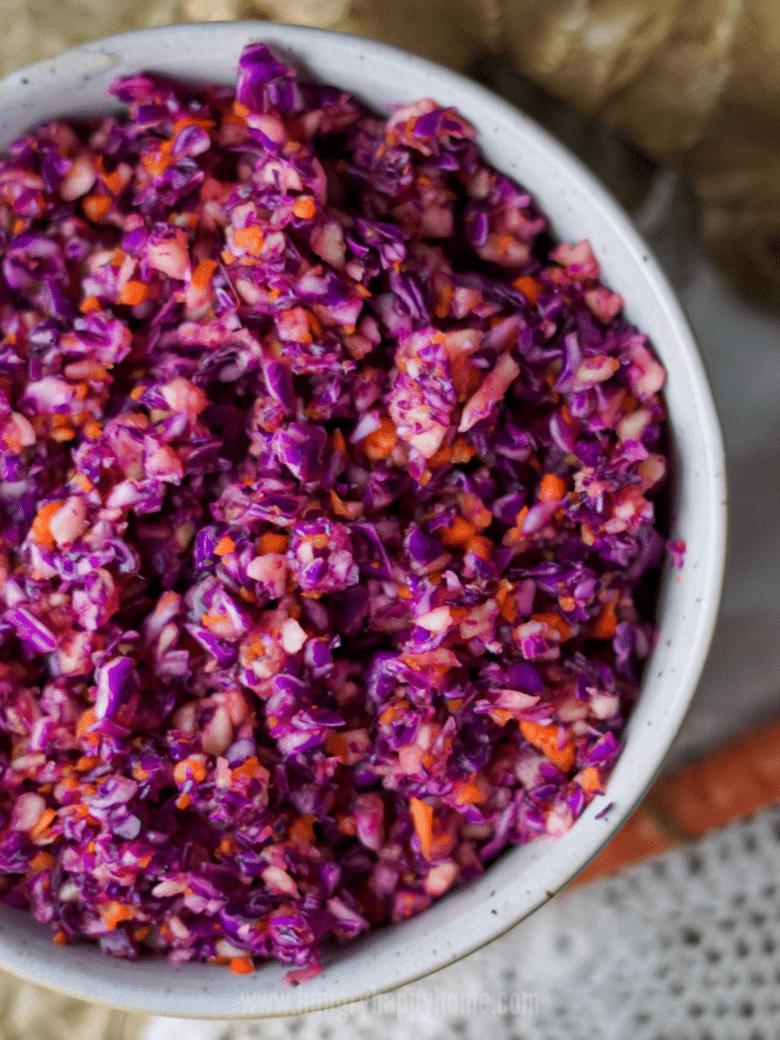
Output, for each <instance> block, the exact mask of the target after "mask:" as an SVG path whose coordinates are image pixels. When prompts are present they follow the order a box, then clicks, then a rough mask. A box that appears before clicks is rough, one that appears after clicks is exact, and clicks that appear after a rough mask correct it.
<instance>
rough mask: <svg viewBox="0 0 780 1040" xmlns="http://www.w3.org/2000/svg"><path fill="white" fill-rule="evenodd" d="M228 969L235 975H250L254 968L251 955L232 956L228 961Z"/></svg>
mask: <svg viewBox="0 0 780 1040" xmlns="http://www.w3.org/2000/svg"><path fill="white" fill-rule="evenodd" d="M230 970H231V971H234V972H235V973H236V975H251V974H252V972H253V971H254V970H255V966H254V964H253V963H252V958H251V957H233V959H232V960H231V961H230Z"/></svg>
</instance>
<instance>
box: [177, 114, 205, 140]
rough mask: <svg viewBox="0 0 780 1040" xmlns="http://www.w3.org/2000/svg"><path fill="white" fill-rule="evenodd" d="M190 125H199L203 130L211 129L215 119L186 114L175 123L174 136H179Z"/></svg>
mask: <svg viewBox="0 0 780 1040" xmlns="http://www.w3.org/2000/svg"><path fill="white" fill-rule="evenodd" d="M188 126H198V127H200V129H201V130H210V129H211V128H212V127H213V126H214V120H213V119H208V118H207V117H206V116H184V117H182V118H181V119H177V120H176V122H175V123H174V124H173V127H172V129H173V136H174V137H178V135H179V134H180V133H181V132H182V130H184V129H186V128H187V127H188Z"/></svg>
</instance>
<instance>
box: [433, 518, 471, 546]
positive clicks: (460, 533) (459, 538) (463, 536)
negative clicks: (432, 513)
mask: <svg viewBox="0 0 780 1040" xmlns="http://www.w3.org/2000/svg"><path fill="white" fill-rule="evenodd" d="M476 533H477V529H476V527H475V526H474V525H473V524H470V523H469V522H468V520H464V519H463V517H462V516H456V517H455V519H454V520H453V521H452V524H451V525H450V526H449V527H448V528H447V529H446V530H445V531H443V532H442V533H441V534H438V532H437V534H438V538H439V541H441V542H442V544H443V545H465V544H466V543H467V542H468V541H469V539H471V538H473V537H474V535H475V534H476Z"/></svg>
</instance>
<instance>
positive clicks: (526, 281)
mask: <svg viewBox="0 0 780 1040" xmlns="http://www.w3.org/2000/svg"><path fill="white" fill-rule="evenodd" d="M512 287H513V288H514V289H517V290H518V291H519V292H521V293H522V294H523V296H525V298H526V300H528V302H529V303H530V304H531V306H532V307H533V305H534V304H535V303H536V301H537V300H538V299H539V296H540V295H541V292H542V286H541V285H540V284H539V282H537V280H536V279H535V278H531V276H530V275H527V274H524V275H521V276H520V277H519V278H515V280H514V281H513V282H512Z"/></svg>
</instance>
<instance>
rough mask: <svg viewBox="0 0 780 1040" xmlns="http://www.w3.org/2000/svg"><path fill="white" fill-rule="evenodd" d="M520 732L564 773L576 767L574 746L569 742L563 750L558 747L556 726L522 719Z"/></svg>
mask: <svg viewBox="0 0 780 1040" xmlns="http://www.w3.org/2000/svg"><path fill="white" fill-rule="evenodd" d="M520 732H521V733H522V734H523V736H524V737H525V739H526V740H527V741H528V743H529V744H533V746H534V747H535V748H537V750H539V751H541V752H542V753H543V754H545V755H546V756H547V758H549V760H550V761H551V762H552V763H553V765H556V766H557V767H558V768H559V769H560V770H561V771H562V772H564V773H568V771H569V770H570V769H571V767H572V766H573V765H574V757H575V752H574V744H573V743H572V741H571V740H567V741H566V743H565V744H564V746H563V747H562V748H561V747H558V727H557V726H556V725H555V724H550V725H549V726H544V725H542V723H541V722H530V721H529V720H527V719H521V720H520Z"/></svg>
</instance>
